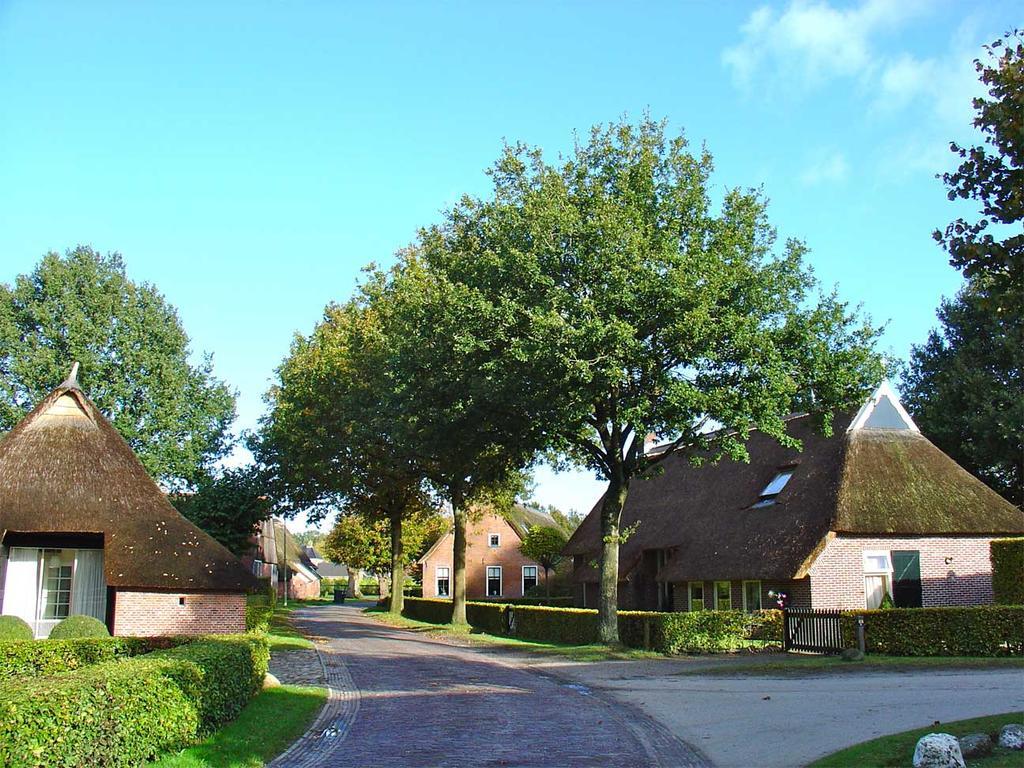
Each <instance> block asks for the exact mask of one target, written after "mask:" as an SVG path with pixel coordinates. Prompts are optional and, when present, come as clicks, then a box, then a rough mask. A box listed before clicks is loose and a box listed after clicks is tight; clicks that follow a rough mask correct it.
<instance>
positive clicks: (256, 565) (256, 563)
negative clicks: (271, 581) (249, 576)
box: [252, 560, 263, 576]
mask: <svg viewBox="0 0 1024 768" xmlns="http://www.w3.org/2000/svg"><path fill="white" fill-rule="evenodd" d="M252 573H253V576H262V575H263V561H262V560H253V561H252Z"/></svg>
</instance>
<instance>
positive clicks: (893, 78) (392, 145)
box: [0, 0, 1021, 511]
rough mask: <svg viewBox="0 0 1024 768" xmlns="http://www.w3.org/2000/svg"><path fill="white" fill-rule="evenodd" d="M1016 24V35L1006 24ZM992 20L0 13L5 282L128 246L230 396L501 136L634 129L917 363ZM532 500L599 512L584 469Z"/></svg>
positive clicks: (207, 8) (510, 11)
mask: <svg viewBox="0 0 1024 768" xmlns="http://www.w3.org/2000/svg"><path fill="white" fill-rule="evenodd" d="M1015 11H1016V12H1015ZM1020 21H1021V19H1020V13H1019V7H1015V4H1014V3H1010V2H999V1H998V0H996V1H995V2H992V1H989V2H976V3H972V2H955V1H953V0H947V1H943V0H895V1H894V2H879V1H877V0H860V1H857V0H855V1H854V2H839V1H838V0H831V1H827V0H822V1H821V2H770V3H767V4H762V3H753V4H744V3H739V2H732V3H717V4H713V3H710V2H707V3H685V2H683V3H681V2H675V3H654V2H650V3H633V4H627V3H597V2H533V3H526V2H523V3H515V4H513V3H507V4H497V3H492V4H484V3H437V4H427V3H390V4H387V3H360V4H354V3H352V4H346V3H332V2H305V3H303V2H291V3H257V2H244V3H243V2H238V3H226V2H223V3H216V2H201V3H186V2H175V3H134V2H124V3H113V2H111V3H104V2H99V1H94V2H89V3H71V2H69V3H57V2H46V1H45V0H42V1H40V0H36V1H33V2H14V1H12V0H0V281H3V282H10V281H11V280H13V279H14V277H15V276H16V275H17V274H20V273H24V272H27V271H29V270H31V269H32V267H33V265H34V264H35V263H36V262H37V261H38V259H39V258H40V256H42V254H44V253H45V252H47V251H49V250H58V251H63V250H64V249H66V248H68V247H71V246H74V245H76V244H78V243H83V244H91V245H92V246H94V247H95V248H97V249H100V250H103V251H110V250H117V251H120V252H121V253H122V254H123V256H124V258H125V261H126V263H127V266H128V270H129V274H130V276H131V277H132V278H133V279H135V280H138V281H148V282H152V283H154V284H156V285H157V286H158V287H159V288H160V290H161V291H163V292H164V293H165V294H166V296H167V297H168V299H169V300H170V301H171V302H172V303H173V304H174V305H175V306H177V307H178V309H179V310H180V313H181V317H182V319H183V321H184V324H185V327H186V329H187V330H188V332H189V334H190V336H191V338H192V340H193V347H194V349H195V351H196V352H199V351H208V352H212V353H213V354H214V361H215V368H216V372H217V374H218V375H219V376H221V377H222V378H224V379H226V380H227V381H228V382H230V383H231V384H232V385H233V386H234V387H236V388H237V389H238V390H239V395H240V397H239V407H238V410H239V420H238V425H237V426H238V427H239V428H250V427H252V426H254V424H255V422H256V419H257V418H258V416H259V414H260V413H261V411H262V400H261V397H262V394H263V392H264V391H265V390H266V388H267V386H268V384H269V382H270V378H271V376H272V374H273V369H274V367H275V366H276V365H277V364H278V363H279V362H280V360H281V358H282V357H283V356H284V354H285V353H286V352H287V350H288V345H289V343H290V340H291V338H292V336H293V334H294V333H296V332H300V333H307V332H309V330H310V329H311V328H312V327H313V325H314V324H315V323H316V321H317V320H318V318H319V317H320V315H321V312H322V310H323V307H324V305H325V304H326V303H327V302H329V301H331V300H343V299H345V298H347V297H348V296H349V295H350V293H351V291H352V288H353V286H354V285H355V283H356V280H357V278H358V274H359V269H360V267H361V266H362V265H364V264H366V263H368V262H371V261H376V262H382V263H386V262H388V261H389V260H390V259H391V258H392V254H393V253H394V252H395V250H396V249H398V248H400V247H402V246H403V245H405V244H407V243H408V242H409V241H410V240H411V239H412V238H413V236H414V233H415V231H416V228H417V227H419V226H422V225H425V224H428V223H431V222H433V221H435V220H437V219H438V218H439V215H440V212H441V211H442V210H443V209H444V208H445V207H446V206H447V205H449V204H451V203H452V202H453V201H454V200H455V199H456V198H457V197H458V196H459V195H461V194H462V193H464V192H470V193H484V192H486V190H487V180H486V177H485V176H484V173H483V171H484V169H485V168H487V167H488V166H489V165H490V164H491V163H492V162H493V161H494V159H496V157H497V155H498V152H499V150H500V147H501V142H502V140H503V139H508V140H510V141H515V140H521V141H524V142H527V143H529V144H534V145H539V146H541V147H543V148H544V149H545V151H546V152H548V153H550V154H551V155H552V156H553V155H555V154H557V153H558V152H564V151H566V150H568V149H570V148H571V147H572V141H573V132H574V131H580V132H585V131H586V130H587V129H588V128H589V126H590V125H592V124H593V123H595V122H601V121H608V120H612V119H615V118H617V117H619V116H621V115H623V114H629V115H632V116H636V115H638V114H640V113H641V112H642V111H643V110H649V111H650V113H651V114H652V115H653V116H655V117H664V118H667V119H668V120H669V122H670V125H671V126H672V128H673V129H674V130H678V129H685V131H686V133H687V135H688V136H689V137H690V139H691V141H692V142H693V143H694V144H695V145H699V144H700V143H701V142H706V144H707V146H708V148H709V149H710V150H711V151H712V153H713V154H714V156H715V161H716V173H715V176H714V179H713V182H714V190H715V194H716V195H719V196H720V194H721V192H722V191H724V190H725V189H727V188H728V187H731V186H763V188H764V190H765V193H766V195H767V196H768V197H769V198H770V199H771V208H770V216H771V219H772V221H773V222H774V223H775V225H776V226H777V227H778V229H779V233H780V235H781V236H782V237H790V236H793V237H799V238H802V239H804V240H806V241H807V243H808V245H809V246H810V248H811V254H810V262H811V264H812V265H813V266H814V268H815V270H816V272H817V274H818V275H819V277H820V278H821V280H822V282H823V283H824V284H825V285H826V286H828V287H831V286H833V285H835V286H837V287H838V289H839V292H840V294H841V296H842V297H843V298H845V299H847V300H849V301H851V302H853V303H861V304H863V307H864V310H865V311H866V312H867V313H868V314H870V315H871V316H872V317H873V318H874V320H875V321H877V322H885V323H887V330H886V333H885V336H884V338H883V341H882V345H881V348H882V349H883V351H886V352H888V353H890V354H892V355H895V356H898V357H906V355H907V354H908V352H909V348H910V345H911V344H913V343H917V342H921V341H922V340H923V339H924V338H925V336H926V334H927V332H928V329H929V328H930V327H932V326H933V325H934V323H935V316H934V313H935V308H936V306H937V305H938V302H939V299H940V297H941V296H943V295H950V294H952V293H954V292H955V291H956V289H957V287H958V286H959V284H960V278H959V275H958V274H957V273H956V272H955V271H954V270H953V269H952V268H951V267H949V265H948V263H947V260H946V258H945V255H944V254H943V253H942V251H941V250H939V248H938V247H937V246H936V245H935V243H934V242H933V241H932V239H931V231H932V230H933V229H935V228H936V227H938V226H944V225H945V224H946V223H947V222H948V221H949V220H950V219H951V218H953V217H954V216H955V215H957V214H958V213H959V212H960V210H962V209H960V208H958V207H957V206H955V205H954V204H952V203H950V202H948V201H947V200H946V198H945V194H944V190H943V187H942V185H941V183H940V182H939V181H937V180H936V179H935V174H936V173H938V172H940V171H942V170H944V169H946V168H947V167H949V165H950V164H951V156H950V153H949V151H948V149H947V144H948V141H949V140H951V139H961V140H962V139H970V138H971V136H972V133H971V128H970V120H971V117H972V113H971V107H970V99H971V97H972V95H974V94H976V93H977V92H978V83H977V80H976V76H975V73H974V71H973V67H972V64H971V62H972V59H974V58H975V57H977V56H978V55H980V53H981V48H980V46H981V45H982V44H983V43H985V42H988V41H991V40H992V39H994V38H995V37H997V36H999V35H1000V34H1001V33H1002V32H1004V31H1005V30H1006V29H1007V28H1009V27H1010V26H1013V25H1014V23H1015V22H1016V23H1019V22H1020ZM538 479H539V485H538V489H537V494H536V495H537V498H538V499H539V500H541V501H543V502H546V503H547V502H550V503H555V504H558V505H559V506H561V507H563V508H576V509H579V510H582V511H586V510H587V509H589V507H590V505H591V504H592V503H593V501H594V500H595V498H596V497H597V496H598V495H599V493H600V485H599V484H597V483H595V482H594V481H593V480H592V479H591V478H589V477H588V476H587V475H585V474H580V473H575V474H572V473H571V474H566V475H562V476H557V477H556V476H553V475H552V474H551V473H550V472H546V471H544V472H541V473H540V474H539V476H538Z"/></svg>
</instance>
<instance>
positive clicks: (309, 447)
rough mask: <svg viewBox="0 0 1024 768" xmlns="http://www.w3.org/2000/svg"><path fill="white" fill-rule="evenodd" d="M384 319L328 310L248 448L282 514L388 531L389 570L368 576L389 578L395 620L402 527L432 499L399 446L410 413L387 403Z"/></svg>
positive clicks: (369, 312) (289, 364)
mask: <svg viewBox="0 0 1024 768" xmlns="http://www.w3.org/2000/svg"><path fill="white" fill-rule="evenodd" d="M391 311H392V310H391V307H389V306H388V305H387V304H386V303H385V302H383V301H378V302H377V303H376V304H374V305H370V304H369V302H368V301H367V297H366V296H365V295H360V296H358V297H357V298H356V299H353V300H352V301H349V302H348V303H346V304H343V305H332V306H329V307H328V308H327V310H326V311H325V313H324V318H323V320H322V321H321V322H320V323H319V324H318V325H317V327H316V328H315V329H314V331H313V333H312V334H311V335H310V336H309V337H308V338H304V337H299V338H297V339H296V340H295V342H294V343H293V345H292V349H291V352H290V353H289V356H288V358H287V359H286V360H285V361H284V362H283V363H282V365H281V366H280V368H279V369H278V379H279V380H278V383H277V384H276V385H275V386H274V387H273V388H272V389H271V391H270V393H269V394H268V398H267V399H268V403H269V405H270V409H269V412H268V414H267V416H266V417H265V418H264V419H263V421H262V423H261V429H260V434H259V436H258V438H256V439H255V440H254V442H253V447H254V449H255V452H256V455H257V457H258V458H259V460H260V462H261V463H262V464H263V466H264V467H266V468H267V471H268V474H269V475H270V476H271V477H272V487H273V488H274V495H275V497H276V499H277V501H278V502H279V504H281V505H282V508H283V509H285V510H288V509H290V510H291V511H296V510H298V509H305V510H306V511H307V515H308V518H309V519H310V520H311V521H314V522H315V521H317V520H320V519H322V518H323V517H324V516H325V515H326V514H328V513H329V512H333V511H334V510H340V511H341V513H342V515H343V521H344V524H345V525H351V524H353V523H350V522H348V519H349V518H353V519H354V518H356V517H358V518H360V519H362V520H365V521H366V524H367V525H368V526H371V528H372V524H373V523H374V522H375V521H383V522H384V523H385V524H386V525H387V527H388V528H389V530H390V545H389V547H388V548H387V549H388V551H389V552H390V553H391V554H390V557H391V560H392V562H391V565H390V567H389V568H387V569H384V568H379V567H375V569H376V570H378V571H379V572H383V571H385V570H387V571H390V572H391V578H392V581H393V583H392V589H391V604H390V607H391V610H392V611H393V612H396V613H398V612H401V610H402V603H403V593H402V582H403V580H404V566H405V553H404V544H403V542H404V541H405V536H404V535H403V523H404V522H405V520H406V519H408V518H411V517H414V516H416V515H421V514H422V513H423V512H424V510H426V509H429V508H430V498H429V494H428V489H427V487H426V484H425V478H424V474H423V471H422V469H421V467H420V464H419V462H418V460H417V457H416V456H415V455H414V454H413V453H412V452H411V451H410V448H411V446H410V443H409V442H408V440H407V439H406V436H407V435H408V434H409V433H410V426H409V425H410V420H411V412H410V411H406V410H403V409H401V408H400V407H398V406H399V404H398V403H396V402H395V400H394V399H393V398H391V397H389V394H390V392H391V390H392V389H393V386H394V385H393V380H392V379H391V369H390V368H389V366H388V360H389V356H390V354H391V352H392V350H393V345H394V341H393V339H392V338H390V337H389V336H388V335H387V333H388V331H389V329H390V326H389V325H388V323H387V322H386V319H387V318H388V317H389V314H390V313H391ZM346 562H347V561H346ZM355 567H357V568H366V567H369V566H363V565H359V564H358V563H356V564H355Z"/></svg>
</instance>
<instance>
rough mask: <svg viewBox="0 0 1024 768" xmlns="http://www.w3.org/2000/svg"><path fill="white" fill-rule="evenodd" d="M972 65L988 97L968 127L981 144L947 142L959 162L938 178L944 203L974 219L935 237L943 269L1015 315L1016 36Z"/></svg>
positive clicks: (1023, 151) (1020, 150) (1018, 248)
mask: <svg viewBox="0 0 1024 768" xmlns="http://www.w3.org/2000/svg"><path fill="white" fill-rule="evenodd" d="M985 50H986V53H987V57H986V59H984V60H982V59H978V60H976V61H975V67H976V69H977V70H978V74H979V76H980V79H981V82H982V83H983V84H984V85H985V87H986V89H987V91H988V93H987V96H983V97H979V98H976V99H974V109H975V112H976V116H975V118H974V127H975V128H977V129H978V131H980V133H981V135H982V142H981V143H980V144H976V145H975V146H971V147H965V146H961V145H959V144H956V143H953V144H951V145H950V146H951V149H952V150H953V152H954V153H956V155H957V156H958V157H959V158H960V160H961V162H960V165H959V166H958V167H957V169H956V170H955V171H952V172H950V173H946V174H943V176H942V179H943V181H944V182H945V183H946V187H947V188H948V193H947V194H948V197H949V199H950V200H958V199H962V200H970V201H973V202H974V203H976V204H977V205H978V208H979V211H978V214H979V215H978V216H977V217H976V218H974V219H973V220H968V219H966V218H958V219H956V220H955V221H953V222H951V223H950V224H949V225H948V226H947V227H946V229H945V230H944V231H936V232H935V239H936V240H938V241H939V242H940V243H942V245H943V247H945V249H946V250H947V251H948V253H949V257H950V263H951V264H952V265H953V266H955V267H957V268H958V269H961V270H963V272H964V275H965V276H966V277H967V278H969V279H971V280H974V281H976V286H979V285H981V284H982V283H984V284H985V288H986V292H987V294H988V298H987V299H986V300H989V301H991V303H993V305H994V307H995V309H996V310H997V311H1003V312H1017V313H1019V312H1021V311H1022V310H1021V306H1022V305H1024V41H1022V40H1021V32H1020V30H1014V31H1011V32H1008V33H1007V34H1006V36H1005V39H1001V40H996V41H995V42H993V43H992V44H991V45H989V46H986V47H985Z"/></svg>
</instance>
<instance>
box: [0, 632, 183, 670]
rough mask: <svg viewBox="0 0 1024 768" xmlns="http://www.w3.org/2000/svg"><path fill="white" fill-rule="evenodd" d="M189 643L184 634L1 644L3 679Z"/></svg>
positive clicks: (73, 668) (0, 654) (69, 668)
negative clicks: (178, 635)
mask: <svg viewBox="0 0 1024 768" xmlns="http://www.w3.org/2000/svg"><path fill="white" fill-rule="evenodd" d="M185 642H188V638H185V637H159V638H152V637H146V638H143V637H89V638H79V639H75V640H33V641H31V642H14V643H10V642H8V643H0V679H2V678H5V677H8V676H16V675H17V676H34V675H56V674H60V673H62V672H70V671H73V670H76V669H81V668H82V667H88V666H91V665H92V664H100V663H102V662H104V661H113V660H115V659H128V658H131V657H132V656H138V655H140V654H143V653H149V652H150V651H153V650H156V649H160V648H171V647H173V646H176V645H181V644H182V643H185Z"/></svg>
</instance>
